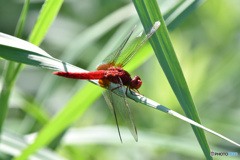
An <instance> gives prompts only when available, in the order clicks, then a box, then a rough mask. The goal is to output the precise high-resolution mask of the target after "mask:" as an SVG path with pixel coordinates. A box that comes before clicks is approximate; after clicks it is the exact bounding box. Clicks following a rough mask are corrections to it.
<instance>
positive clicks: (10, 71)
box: [0, 0, 29, 133]
mask: <svg viewBox="0 0 240 160" xmlns="http://www.w3.org/2000/svg"><path fill="white" fill-rule="evenodd" d="M28 8H29V0H26V1H25V3H24V6H23V10H22V13H21V16H20V18H19V21H18V24H17V28H16V31H15V36H17V37H21V36H22V32H23V27H24V24H25V20H26V17H27V13H28ZM20 68H21V64H18V65H17V67H15V63H14V62H11V61H9V62H7V65H6V69H5V73H4V74H3V89H2V90H1V91H0V103H1V105H0V110H1V112H0V133H1V129H2V126H3V123H4V120H5V117H6V114H7V110H8V103H9V98H10V95H11V91H12V88H13V86H14V84H15V81H16V77H17V73H18V72H19V70H20Z"/></svg>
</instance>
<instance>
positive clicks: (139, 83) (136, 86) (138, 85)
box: [130, 76, 142, 89]
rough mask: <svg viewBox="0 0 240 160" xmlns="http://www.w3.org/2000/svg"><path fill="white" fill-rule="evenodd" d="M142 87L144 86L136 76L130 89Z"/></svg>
mask: <svg viewBox="0 0 240 160" xmlns="http://www.w3.org/2000/svg"><path fill="white" fill-rule="evenodd" d="M141 85H142V81H141V79H140V77H138V76H135V77H134V78H133V79H132V81H131V83H130V88H132V89H138V88H140V87H141Z"/></svg>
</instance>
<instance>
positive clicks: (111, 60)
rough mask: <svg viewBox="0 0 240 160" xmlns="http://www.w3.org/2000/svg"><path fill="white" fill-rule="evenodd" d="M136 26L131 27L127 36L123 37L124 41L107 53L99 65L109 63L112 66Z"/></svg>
mask: <svg viewBox="0 0 240 160" xmlns="http://www.w3.org/2000/svg"><path fill="white" fill-rule="evenodd" d="M135 28H136V26H134V27H133V29H132V30H131V32H130V33H129V34H128V35H127V37H126V38H125V39H124V41H123V42H122V44H121V45H120V46H119V47H118V48H117V49H116V50H115V51H113V52H112V53H111V54H109V55H108V56H107V57H106V58H105V59H104V60H103V61H102V62H101V63H100V64H99V65H98V67H99V66H101V65H103V64H109V65H110V66H114V65H115V63H116V61H117V59H118V57H119V55H120V53H121V52H122V50H123V48H124V47H125V45H126V43H127V42H128V40H129V38H130V37H131V35H132V33H133V31H134V30H135ZM98 67H97V68H98Z"/></svg>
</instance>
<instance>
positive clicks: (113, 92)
mask: <svg viewBox="0 0 240 160" xmlns="http://www.w3.org/2000/svg"><path fill="white" fill-rule="evenodd" d="M120 87H122V86H118V87H115V88H113V89H111V91H114V90H115V89H118V88H120ZM113 93H114V94H116V95H118V96H120V97H122V96H121V95H119V94H117V93H115V92H113Z"/></svg>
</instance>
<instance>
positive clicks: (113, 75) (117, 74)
mask: <svg viewBox="0 0 240 160" xmlns="http://www.w3.org/2000/svg"><path fill="white" fill-rule="evenodd" d="M105 79H107V80H109V81H110V82H112V83H116V84H117V83H119V81H120V80H121V81H122V84H123V85H125V86H128V87H129V88H130V89H138V88H139V87H140V86H141V85H142V81H141V79H140V78H139V77H138V76H135V77H134V78H133V79H132V78H131V75H130V74H129V73H128V72H127V71H125V70H124V69H122V68H121V67H110V68H108V70H107V71H106V74H105Z"/></svg>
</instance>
